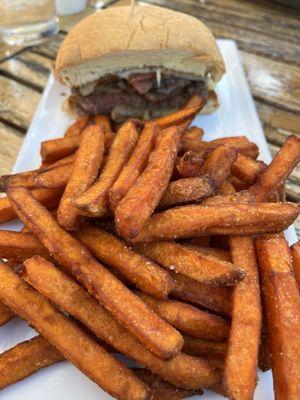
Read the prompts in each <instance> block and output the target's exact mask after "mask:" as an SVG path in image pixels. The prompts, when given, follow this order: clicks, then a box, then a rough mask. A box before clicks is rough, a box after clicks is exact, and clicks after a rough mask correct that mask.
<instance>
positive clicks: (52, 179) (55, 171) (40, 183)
mask: <svg viewBox="0 0 300 400" xmlns="http://www.w3.org/2000/svg"><path fill="white" fill-rule="evenodd" d="M73 168H74V164H73V163H72V162H71V163H66V164H63V165H59V166H58V167H56V168H51V169H49V170H46V171H41V172H40V173H37V175H36V176H35V178H34V184H35V187H36V188H48V189H64V188H65V187H66V185H67V183H68V181H69V179H70V177H71V175H72V171H73Z"/></svg>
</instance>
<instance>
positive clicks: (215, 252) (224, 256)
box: [184, 238, 231, 262]
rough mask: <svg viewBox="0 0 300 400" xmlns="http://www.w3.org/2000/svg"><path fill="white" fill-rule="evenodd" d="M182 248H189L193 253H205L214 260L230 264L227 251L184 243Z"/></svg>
mask: <svg viewBox="0 0 300 400" xmlns="http://www.w3.org/2000/svg"><path fill="white" fill-rule="evenodd" d="M195 239H198V238H195ZM184 246H185V247H189V248H191V249H193V250H194V251H197V252H199V253H200V254H203V253H205V254H207V255H209V256H214V257H216V258H219V259H220V260H223V261H228V262H231V256H230V253H229V251H227V250H221V249H215V248H213V247H204V246H199V245H197V244H194V243H184Z"/></svg>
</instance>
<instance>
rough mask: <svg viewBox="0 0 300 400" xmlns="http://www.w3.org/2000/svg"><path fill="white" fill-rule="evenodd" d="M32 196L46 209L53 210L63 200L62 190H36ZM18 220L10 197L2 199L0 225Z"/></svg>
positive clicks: (0, 200)
mask: <svg viewBox="0 0 300 400" xmlns="http://www.w3.org/2000/svg"><path fill="white" fill-rule="evenodd" d="M31 194H32V196H33V197H34V198H35V199H37V200H38V201H39V202H40V203H41V204H43V205H44V206H45V207H46V208H48V209H50V210H51V209H52V208H54V207H56V206H57V205H58V203H59V200H60V198H61V195H62V192H61V190H58V189H57V190H53V189H35V190H33V191H32V192H31ZM15 218H17V214H16V213H15V211H14V209H13V207H12V205H11V203H10V201H9V198H8V197H1V198H0V223H3V222H7V221H11V220H12V219H15Z"/></svg>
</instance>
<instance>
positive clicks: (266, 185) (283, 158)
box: [250, 135, 300, 201]
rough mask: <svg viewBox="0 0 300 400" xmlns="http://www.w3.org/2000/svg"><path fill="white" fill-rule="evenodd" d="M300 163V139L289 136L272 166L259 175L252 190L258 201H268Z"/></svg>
mask: <svg viewBox="0 0 300 400" xmlns="http://www.w3.org/2000/svg"><path fill="white" fill-rule="evenodd" d="M299 161H300V137H299V136H294V135H292V136H289V137H288V138H287V140H286V141H285V143H284V145H283V146H282V147H281V149H280V150H279V152H278V153H277V154H276V156H275V157H274V158H273V160H272V162H271V164H269V165H268V166H267V168H266V169H265V170H264V171H263V172H262V173H261V174H260V175H259V177H258V179H257V181H256V182H255V184H254V185H253V186H252V187H251V188H250V191H251V192H252V193H253V194H254V196H255V197H256V200H257V201H266V199H267V198H268V196H269V195H270V193H271V192H273V191H274V190H276V189H277V188H278V187H279V186H280V185H282V183H283V182H284V180H285V179H286V178H287V177H288V176H289V174H290V173H291V171H292V170H293V169H294V167H295V166H296V165H297V164H298V162H299Z"/></svg>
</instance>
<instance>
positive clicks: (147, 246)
mask: <svg viewBox="0 0 300 400" xmlns="http://www.w3.org/2000/svg"><path fill="white" fill-rule="evenodd" d="M136 248H137V249H138V250H139V251H140V252H141V253H142V254H144V255H145V256H146V257H149V258H151V259H152V260H153V261H155V262H157V263H158V264H160V265H162V266H163V267H165V268H168V269H170V270H172V271H174V272H179V273H181V274H182V275H185V276H188V277H189V278H191V279H195V280H196V281H199V282H201V283H205V284H210V285H217V286H219V285H221V286H222V285H223V286H229V285H234V284H236V283H237V282H238V281H240V280H241V279H243V277H244V272H243V270H242V269H238V268H236V267H235V266H234V265H233V264H231V263H229V262H227V261H222V260H220V259H219V258H216V257H214V256H211V255H208V254H205V253H201V252H200V251H195V250H193V249H191V248H189V247H185V246H183V245H181V244H178V243H175V242H167V241H162V242H153V243H144V244H140V245H137V246H136Z"/></svg>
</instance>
